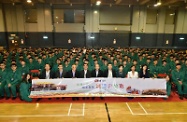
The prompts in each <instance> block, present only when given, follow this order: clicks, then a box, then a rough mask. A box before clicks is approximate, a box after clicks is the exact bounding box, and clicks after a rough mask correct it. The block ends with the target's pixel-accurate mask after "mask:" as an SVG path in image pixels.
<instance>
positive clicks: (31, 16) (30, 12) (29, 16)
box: [25, 9, 37, 23]
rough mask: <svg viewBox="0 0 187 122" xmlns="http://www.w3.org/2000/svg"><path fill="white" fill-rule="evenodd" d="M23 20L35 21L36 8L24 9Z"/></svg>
mask: <svg viewBox="0 0 187 122" xmlns="http://www.w3.org/2000/svg"><path fill="white" fill-rule="evenodd" d="M25 22H26V23H37V9H26V10H25Z"/></svg>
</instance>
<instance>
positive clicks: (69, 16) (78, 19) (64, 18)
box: [53, 9, 85, 23]
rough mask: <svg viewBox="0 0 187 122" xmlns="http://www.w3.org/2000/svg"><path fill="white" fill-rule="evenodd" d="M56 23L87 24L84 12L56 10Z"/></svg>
mask: <svg viewBox="0 0 187 122" xmlns="http://www.w3.org/2000/svg"><path fill="white" fill-rule="evenodd" d="M53 18H54V23H85V11H84V10H72V9H54V16H53Z"/></svg>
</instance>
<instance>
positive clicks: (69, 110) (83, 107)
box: [68, 103, 85, 116]
mask: <svg viewBox="0 0 187 122" xmlns="http://www.w3.org/2000/svg"><path fill="white" fill-rule="evenodd" d="M72 105H73V104H72V103H70V106H69V109H68V116H84V114H85V103H83V106H82V109H72ZM71 110H82V114H71Z"/></svg>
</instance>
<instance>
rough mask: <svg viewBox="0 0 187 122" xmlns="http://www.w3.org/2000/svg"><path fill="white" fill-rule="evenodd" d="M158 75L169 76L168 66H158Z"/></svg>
mask: <svg viewBox="0 0 187 122" xmlns="http://www.w3.org/2000/svg"><path fill="white" fill-rule="evenodd" d="M158 73H159V74H169V73H170V68H169V66H168V65H166V66H164V65H162V66H160V67H159V70H158Z"/></svg>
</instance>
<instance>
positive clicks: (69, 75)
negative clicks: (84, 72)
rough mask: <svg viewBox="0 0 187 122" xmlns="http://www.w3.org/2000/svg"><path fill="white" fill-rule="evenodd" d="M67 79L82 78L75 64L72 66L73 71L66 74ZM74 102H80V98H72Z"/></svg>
mask: <svg viewBox="0 0 187 122" xmlns="http://www.w3.org/2000/svg"><path fill="white" fill-rule="evenodd" d="M65 78H80V74H79V72H78V71H77V66H76V65H75V64H73V65H72V66H71V70H70V71H69V72H67V73H66V76H65ZM72 100H79V98H78V97H72Z"/></svg>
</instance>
